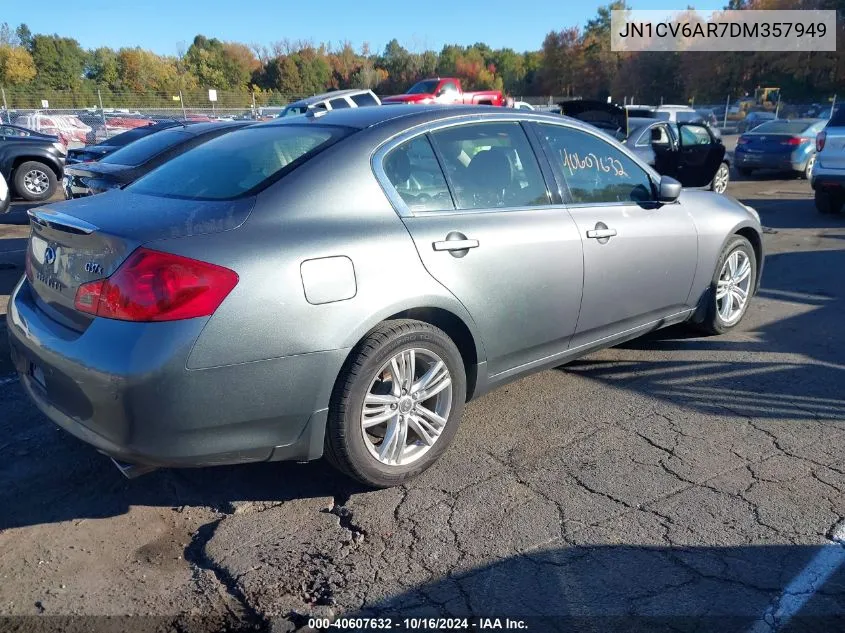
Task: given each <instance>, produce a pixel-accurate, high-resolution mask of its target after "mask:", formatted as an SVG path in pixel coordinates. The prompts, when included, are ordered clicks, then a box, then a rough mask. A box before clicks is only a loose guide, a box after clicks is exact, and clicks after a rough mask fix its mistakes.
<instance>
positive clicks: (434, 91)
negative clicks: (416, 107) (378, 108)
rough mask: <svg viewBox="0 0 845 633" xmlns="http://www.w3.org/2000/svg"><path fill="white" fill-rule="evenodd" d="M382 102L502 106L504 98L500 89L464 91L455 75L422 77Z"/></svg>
mask: <svg viewBox="0 0 845 633" xmlns="http://www.w3.org/2000/svg"><path fill="white" fill-rule="evenodd" d="M382 103H384V104H391V103H418V104H430V103H439V104H443V105H492V106H503V105H505V99H504V97H503V96H502V92H501V91H500V90H477V91H475V92H464V89H463V87H462V86H461V80H460V79H457V78H455V77H438V78H436V79H423V80H422V81H418V82H417V83H415V84H414V85H413V86H411V87H410V88H409V89H408V90H407V91H406V92H405V93H404V94H401V95H394V96H392V97H385V98H384V99H382Z"/></svg>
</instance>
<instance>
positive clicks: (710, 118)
mask: <svg viewBox="0 0 845 633" xmlns="http://www.w3.org/2000/svg"><path fill="white" fill-rule="evenodd" d="M695 111H696V113H697V114H698V116H699V117H700V118H701V120H702V121H704V122H705V123H706V124H707V125H709V126H710V127H711V128H715V127H717V126H718V125H720V121H719V119H717V118H716V113H715V112H713V110H710V109H708V108H696V110H695Z"/></svg>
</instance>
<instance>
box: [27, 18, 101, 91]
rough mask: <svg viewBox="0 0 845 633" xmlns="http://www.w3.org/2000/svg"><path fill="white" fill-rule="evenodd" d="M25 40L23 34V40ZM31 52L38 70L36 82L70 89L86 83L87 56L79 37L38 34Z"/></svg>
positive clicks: (44, 85)
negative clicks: (83, 80)
mask: <svg viewBox="0 0 845 633" xmlns="http://www.w3.org/2000/svg"><path fill="white" fill-rule="evenodd" d="M19 30H20V29H19ZM27 30H28V29H27ZM18 35H19V37H20V36H21V34H20V33H18ZM24 39H25V38H24V37H21V41H24ZM30 52H31V54H32V59H33V61H34V63H35V68H36V70H37V75H36V81H37V82H38V84H40V85H41V86H43V87H47V88H54V89H57V90H66V89H69V88H78V87H79V86H80V85H81V84H82V77H83V73H84V71H85V62H86V58H87V55H86V53H85V51H84V50H82V47H81V46H80V45H79V42H77V41H76V40H75V39H72V38H69V37H59V36H58V35H35V36H33V37H32V48H31V51H30Z"/></svg>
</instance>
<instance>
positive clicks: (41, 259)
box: [26, 191, 254, 330]
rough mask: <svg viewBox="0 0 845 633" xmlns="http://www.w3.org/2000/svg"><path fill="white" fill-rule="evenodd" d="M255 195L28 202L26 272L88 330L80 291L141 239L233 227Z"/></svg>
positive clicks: (52, 306)
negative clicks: (29, 226)
mask: <svg viewBox="0 0 845 633" xmlns="http://www.w3.org/2000/svg"><path fill="white" fill-rule="evenodd" d="M253 202H254V200H253V199H252V198H249V199H242V200H233V201H198V200H176V199H169V198H159V197H153V196H143V195H138V194H130V193H128V192H123V191H116V192H110V193H105V194H102V195H99V196H94V197H92V198H83V199H80V200H74V201H70V202H65V203H59V204H57V205H50V206H45V207H39V208H37V209H31V210H30V211H29V212H28V213H29V216H30V220H31V224H32V233H31V236H30V241H29V248H28V249H27V254H26V257H27V278H28V280H29V283H30V285H31V287H32V290H33V293H34V294H35V296H36V300H37V302H38V304H39V307H41V308H42V310H43V311H44V312H45V313H47V314H48V315H49V316H51V317H52V318H53V319H55V320H56V321H58V322H60V323H62V324H64V325H65V326H67V327H71V328H73V329H76V330H84V329H85V327H87V325H88V324H89V323H90V321H91V317H90V316H89V315H87V314H83V313H81V312H79V311H77V310H76V309H75V308H74V300H75V298H76V291H77V290H78V288H79V286H80V285H82V284H84V283H87V282H89V281H94V280H97V279H103V278H105V277H108V276H109V275H111V274H112V273H114V271H115V270H117V268H118V267H119V266H120V265H121V264H122V263H123V261H124V260H125V259H126V258H127V257H128V256H129V254H130V253H132V251H134V250H135V249H136V248H138V247H139V246H140V245H141V244H144V243H146V242H150V241H153V240H158V239H168V238H181V237H188V236H191V235H199V234H204V233H217V232H220V231H226V230H230V229H234V228H236V227H238V226H239V225H240V224H242V223H243V222H244V221H245V220H246V218H247V216H248V215H249V212H250V210H251V209H252V206H253Z"/></svg>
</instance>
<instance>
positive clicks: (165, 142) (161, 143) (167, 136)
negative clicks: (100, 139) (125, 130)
mask: <svg viewBox="0 0 845 633" xmlns="http://www.w3.org/2000/svg"><path fill="white" fill-rule="evenodd" d="M190 138H191V135H190V134H187V133H185V132H183V131H181V130H180V129H168V130H162V131H161V132H155V133H154V134H150V135H149V136H145V137H143V138H139V139H138V140H137V141H132V142H131V143H129V145H125V146H123V147H121V148H120V149H119V150H117V151H116V152H113V153H111V154H109V155H108V156H106V157H105V158H103V159H102V160H101V161H100V162H101V163H108V164H112V165H129V166H131V167H135V166H137V165H140V164H141V163H145V162H147V161H148V160H150V159H151V158H152V157H153V156H158V155H159V154H161V153H162V152H163V151H165V150H168V149H170V148H171V147H173V146H175V145H178V144H179V143H184V142H185V141H187V140H190Z"/></svg>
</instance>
